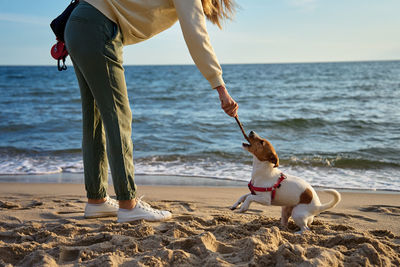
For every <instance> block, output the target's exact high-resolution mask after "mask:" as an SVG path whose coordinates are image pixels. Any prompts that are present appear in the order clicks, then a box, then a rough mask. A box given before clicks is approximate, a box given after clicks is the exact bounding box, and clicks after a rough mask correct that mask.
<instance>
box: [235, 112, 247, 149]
mask: <svg viewBox="0 0 400 267" xmlns="http://www.w3.org/2000/svg"><path fill="white" fill-rule="evenodd" d="M235 120H236V122H237V124H238V125H239V127H240V130H241V131H242V134H243V136H244V139H246V140H247V142H249V143H250V140H249V138H248V137H247V135H246V132H245V131H244V130H243V125H242V123H241V122H240V120H239V117H238V116H237V115H236V116H235Z"/></svg>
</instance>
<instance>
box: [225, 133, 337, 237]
mask: <svg viewBox="0 0 400 267" xmlns="http://www.w3.org/2000/svg"><path fill="white" fill-rule="evenodd" d="M248 141H249V144H245V143H244V144H243V148H244V149H245V150H247V151H249V152H250V153H252V154H253V172H252V175H251V181H250V183H249V189H250V193H249V194H246V195H243V196H241V197H240V198H239V200H238V201H237V202H236V203H235V204H234V205H233V206H232V208H231V209H232V210H234V209H236V208H237V207H238V206H239V205H240V204H241V203H242V202H243V204H242V206H241V207H240V210H239V212H245V211H247V210H248V208H249V205H250V204H251V202H253V201H255V202H258V203H260V204H264V205H274V206H282V217H281V223H282V225H283V226H285V227H287V224H288V220H289V217H290V216H292V218H293V220H294V222H295V223H296V224H297V226H299V227H300V232H299V233H302V232H303V231H305V230H309V226H310V225H311V223H312V222H313V220H314V216H316V215H318V214H319V213H321V212H323V211H325V210H327V209H330V208H333V207H335V206H336V205H337V204H338V203H339V201H340V194H339V193H338V192H337V191H336V190H333V189H326V190H324V192H327V193H329V194H331V195H332V196H333V197H334V199H333V200H332V201H330V202H329V203H326V204H321V202H320V200H319V198H318V195H317V193H316V192H315V190H314V189H313V188H312V187H311V185H310V184H309V183H307V182H306V181H304V180H302V179H300V178H298V177H295V176H289V175H288V176H286V175H284V174H283V173H282V172H281V171H279V170H278V168H277V167H278V166H279V158H278V155H277V154H276V152H275V149H274V148H273V146H272V145H271V143H270V142H268V141H267V140H266V139H262V138H261V137H259V136H258V135H257V134H256V133H255V132H253V131H251V132H250V134H249V138H248Z"/></svg>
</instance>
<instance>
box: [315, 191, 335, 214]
mask: <svg viewBox="0 0 400 267" xmlns="http://www.w3.org/2000/svg"><path fill="white" fill-rule="evenodd" d="M323 192H326V193H328V194H330V195H332V196H333V200H331V201H330V202H328V203H326V204H322V205H321V206H319V207H318V213H321V212H323V211H326V210H328V209H331V208H333V207H335V206H336V205H337V204H338V203H339V202H340V200H341V196H340V194H339V192H338V191H336V190H334V189H325V190H323Z"/></svg>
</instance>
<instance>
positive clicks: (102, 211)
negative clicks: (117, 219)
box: [84, 196, 118, 219]
mask: <svg viewBox="0 0 400 267" xmlns="http://www.w3.org/2000/svg"><path fill="white" fill-rule="evenodd" d="M117 211H118V201H116V200H115V199H112V198H110V197H109V196H107V197H106V202H104V203H101V204H89V203H87V204H86V207H85V215H84V216H85V218H88V219H89V218H101V217H113V216H117Z"/></svg>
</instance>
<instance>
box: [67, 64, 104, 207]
mask: <svg viewBox="0 0 400 267" xmlns="http://www.w3.org/2000/svg"><path fill="white" fill-rule="evenodd" d="M74 69H75V74H76V77H77V79H78V83H79V88H80V91H81V99H82V122H83V123H82V124H83V125H82V131H83V137H82V152H83V166H84V172H85V188H86V192H87V197H88V199H90V200H100V201H103V202H104V199H105V198H106V196H107V187H108V159H107V153H106V138H105V133H104V127H103V122H102V119H101V116H100V112H99V109H98V108H97V105H96V102H95V101H94V98H93V95H92V92H91V91H90V88H89V86H88V84H87V83H86V80H85V78H84V77H83V75H82V73H81V72H80V70H79V67H78V66H77V64H74ZM89 203H90V202H89Z"/></svg>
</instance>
